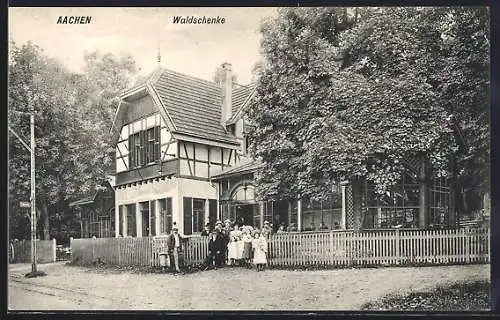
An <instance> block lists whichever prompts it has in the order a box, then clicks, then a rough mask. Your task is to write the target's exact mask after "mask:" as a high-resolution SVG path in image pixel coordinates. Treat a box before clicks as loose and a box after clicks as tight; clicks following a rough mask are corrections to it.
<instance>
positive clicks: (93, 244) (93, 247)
mask: <svg viewBox="0 0 500 320" xmlns="http://www.w3.org/2000/svg"><path fill="white" fill-rule="evenodd" d="M90 239H92V240H91V241H92V261H90V263H93V262H94V261H95V241H94V240H95V239H94V238H90Z"/></svg>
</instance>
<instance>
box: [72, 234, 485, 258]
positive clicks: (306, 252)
mask: <svg viewBox="0 0 500 320" xmlns="http://www.w3.org/2000/svg"><path fill="white" fill-rule="evenodd" d="M166 241H167V238H166V237H165V236H161V237H151V238H98V239H72V241H71V250H72V257H71V259H72V261H74V262H78V263H79V264H90V263H93V262H96V261H98V260H100V261H102V262H104V263H106V264H112V265H133V266H154V267H156V266H159V265H160V259H159V256H160V254H161V253H167V246H166V243H167V242H166ZM183 244H184V250H183V254H182V257H181V259H182V260H183V262H184V265H196V264H200V263H203V262H204V261H205V259H206V257H207V255H208V237H200V236H190V237H189V238H188V239H187V240H185V241H184V242H183ZM268 245H269V250H268V262H269V265H271V266H310V265H329V266H339V267H340V266H352V265H370V266H380V265H413V264H434V265H439V264H461V263H487V262H489V261H490V230H489V229H450V230H369V231H362V232H353V231H329V232H328V231H327V232H306V233H280V234H274V235H273V236H272V237H271V239H270V241H269V243H268Z"/></svg>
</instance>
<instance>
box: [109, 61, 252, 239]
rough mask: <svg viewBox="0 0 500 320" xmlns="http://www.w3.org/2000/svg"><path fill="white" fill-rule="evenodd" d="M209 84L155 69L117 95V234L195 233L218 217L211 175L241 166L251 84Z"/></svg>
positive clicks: (228, 72)
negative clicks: (174, 229) (175, 228)
mask: <svg viewBox="0 0 500 320" xmlns="http://www.w3.org/2000/svg"><path fill="white" fill-rule="evenodd" d="M222 67H223V70H224V72H225V79H226V80H225V81H224V82H223V83H214V82H211V81H206V80H202V79H197V78H194V77H191V76H187V75H184V74H180V73H177V72H173V71H170V70H166V69H161V68H158V69H157V70H156V71H155V72H153V74H151V75H149V76H148V77H147V78H146V80H145V81H143V82H142V83H139V84H137V85H136V86H134V87H133V88H131V89H130V90H128V91H127V92H125V93H124V94H123V95H122V97H121V103H120V105H119V106H118V109H117V112H116V115H115V119H114V122H113V127H112V134H113V137H114V139H115V140H114V141H115V142H116V173H115V198H116V200H115V210H116V220H115V230H116V236H124V237H126V236H132V237H141V236H155V235H162V234H167V233H169V232H170V230H171V228H172V225H173V224H174V223H176V224H177V226H178V227H179V228H180V230H181V231H182V232H183V233H184V234H186V235H189V234H195V233H198V232H201V231H202V230H203V227H204V225H205V223H206V222H212V223H213V222H215V220H216V219H217V217H218V202H217V194H218V193H217V186H216V185H215V184H214V183H213V182H212V181H211V177H212V176H213V175H216V174H218V173H221V172H222V171H223V170H225V169H227V168H230V167H232V166H234V165H236V164H238V163H239V162H240V159H241V157H242V156H243V151H244V150H243V149H244V146H243V144H244V141H245V139H244V137H243V135H242V133H243V123H242V122H243V120H236V121H235V117H234V115H236V114H238V112H239V110H241V109H243V107H244V104H245V103H248V101H249V99H250V97H251V95H252V92H253V90H254V89H253V86H241V85H238V84H236V83H233V82H232V70H231V65H230V64H227V63H225V64H223V66H222Z"/></svg>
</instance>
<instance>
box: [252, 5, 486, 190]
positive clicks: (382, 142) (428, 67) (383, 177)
mask: <svg viewBox="0 0 500 320" xmlns="http://www.w3.org/2000/svg"><path fill="white" fill-rule="evenodd" d="M261 31H262V33H263V41H262V50H263V54H264V57H265V59H264V62H263V67H262V68H261V73H260V81H259V85H258V88H257V99H256V100H257V101H256V103H255V104H254V105H253V106H252V108H251V109H250V110H249V116H250V118H251V119H252V120H253V121H254V122H255V123H256V124H257V125H256V126H255V127H254V129H253V131H252V132H251V137H252V140H253V144H252V145H253V148H254V153H255V155H256V156H257V157H260V158H261V159H262V160H263V162H264V163H265V166H264V169H263V170H262V172H260V173H259V174H258V177H257V181H258V183H259V186H260V192H261V194H262V196H264V197H277V196H278V195H282V196H285V197H292V196H294V195H299V196H302V197H304V196H307V197H313V198H314V197H316V198H323V197H325V196H326V195H327V194H328V193H331V192H330V190H331V182H332V181H339V180H343V179H350V180H353V179H354V180H356V179H355V177H360V178H362V179H365V178H366V179H368V180H369V181H371V182H373V183H374V184H375V186H376V187H377V189H378V191H379V192H384V191H385V190H387V189H388V188H391V186H392V185H394V184H395V183H396V182H397V181H398V180H399V178H400V177H401V174H402V173H403V172H405V171H406V170H407V165H406V162H407V160H408V159H409V158H413V157H424V158H427V159H428V160H429V161H430V162H431V163H432V165H433V168H434V175H445V174H447V172H446V170H447V168H448V167H449V163H450V161H451V163H456V168H457V170H456V171H457V172H456V173H457V174H458V175H459V177H458V178H459V181H458V183H459V184H460V183H461V184H462V185H464V183H465V181H466V180H467V181H468V182H467V183H468V184H471V183H475V184H476V185H477V186H485V185H486V184H485V183H484V182H486V181H488V180H487V178H486V176H487V175H488V169H487V168H488V158H489V126H488V105H489V100H488V97H489V75H488V69H489V41H488V14H487V12H486V9H484V8H454V9H450V8H373V9H359V10H358V11H356V10H354V11H353V10H347V9H343V8H327V9H325V8H321V9H320V8H312V9H311V8H308V9H304V8H300V9H297V8H294V9H282V10H280V14H279V17H278V18H277V19H276V20H273V21H270V22H267V23H265V24H264V25H263V26H262V30H261ZM455 160H456V161H455ZM473 177H474V179H475V181H472V180H474V179H473Z"/></svg>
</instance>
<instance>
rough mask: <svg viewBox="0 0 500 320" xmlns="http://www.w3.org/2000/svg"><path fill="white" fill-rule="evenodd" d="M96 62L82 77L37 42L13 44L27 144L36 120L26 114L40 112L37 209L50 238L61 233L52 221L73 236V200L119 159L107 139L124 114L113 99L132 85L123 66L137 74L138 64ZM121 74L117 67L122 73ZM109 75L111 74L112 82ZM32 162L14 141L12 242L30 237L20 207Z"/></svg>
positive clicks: (15, 100)
mask: <svg viewBox="0 0 500 320" xmlns="http://www.w3.org/2000/svg"><path fill="white" fill-rule="evenodd" d="M92 57H95V56H90V58H89V56H87V70H86V72H87V73H86V74H84V75H78V74H73V73H71V72H69V71H68V70H66V69H65V68H64V67H63V66H62V65H61V64H60V63H59V62H57V61H55V60H53V59H50V58H48V57H47V56H45V55H44V54H43V52H42V50H41V49H40V48H39V47H37V46H36V45H33V44H32V43H27V44H25V45H23V46H21V47H17V46H16V45H15V44H14V43H12V44H11V47H10V61H9V126H10V127H12V128H13V129H14V130H15V131H16V132H17V133H18V134H20V135H21V136H23V137H24V138H25V139H24V140H25V141H29V139H27V138H28V137H29V118H28V117H26V116H25V115H23V114H22V112H24V113H26V112H30V110H31V108H32V107H33V108H34V110H35V123H36V127H35V136H36V150H35V155H36V200H37V203H36V207H37V215H38V221H39V228H38V230H39V231H40V234H39V236H40V237H41V238H42V239H48V238H49V237H50V235H51V233H52V234H53V232H55V230H54V231H53V232H51V228H50V222H51V221H53V222H54V221H57V222H58V223H60V224H61V223H62V224H65V227H64V228H61V229H65V230H68V232H69V230H70V229H71V228H73V227H74V224H75V217H74V216H73V215H72V212H71V211H70V210H69V209H68V206H67V205H68V202H69V201H70V200H71V199H72V198H74V197H75V196H78V195H80V194H85V193H88V192H90V191H92V190H94V189H95V186H96V184H97V183H99V182H100V181H102V179H103V177H104V175H105V173H109V172H110V171H109V170H110V165H111V161H112V159H110V152H109V149H110V148H109V144H108V143H107V141H106V139H105V137H106V136H108V135H109V134H108V131H109V127H110V123H111V120H109V119H110V118H111V119H112V116H111V115H112V114H114V108H116V104H115V101H114V99H113V98H114V97H115V96H116V93H117V92H119V91H120V90H122V89H123V87H124V86H126V84H127V83H126V81H125V80H122V78H123V75H122V74H121V73H120V72H121V70H120V68H122V67H123V66H126V67H124V69H126V68H129V69H133V68H131V67H130V66H132V67H133V66H134V63H133V62H131V61H130V59H125V60H123V61H121V62H120V60H117V59H116V58H114V57H112V56H110V55H107V56H104V58H103V59H102V60H98V59H96V58H92ZM116 61H119V63H116ZM106 68H108V69H106ZM113 68H116V69H117V70H115V73H113V72H112V70H113ZM108 72H109V74H110V75H111V76H109V78H108V79H106V76H105V73H108ZM100 80H101V81H100ZM111 96H113V98H111ZM29 159H30V155H29V152H27V150H26V149H24V148H23V147H22V145H21V144H20V143H19V141H18V140H17V139H16V138H13V137H11V139H10V141H9V189H10V193H9V199H10V202H9V218H10V219H9V222H10V230H11V237H17V238H23V237H28V235H29V232H27V231H28V230H29V220H27V213H28V212H27V210H26V209H25V210H24V211H23V210H22V209H21V208H19V201H26V200H28V199H29V194H30V160H29ZM26 225H27V226H28V227H26ZM68 225H70V226H69V227H68ZM57 229H59V228H57Z"/></svg>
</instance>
